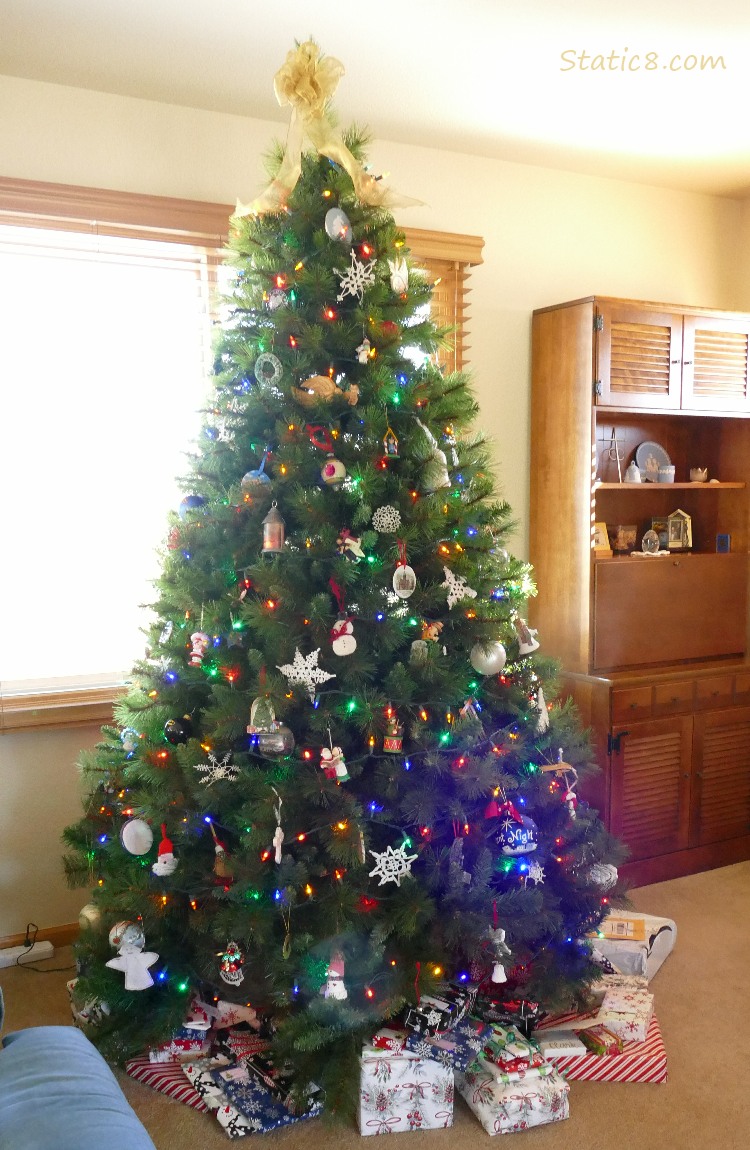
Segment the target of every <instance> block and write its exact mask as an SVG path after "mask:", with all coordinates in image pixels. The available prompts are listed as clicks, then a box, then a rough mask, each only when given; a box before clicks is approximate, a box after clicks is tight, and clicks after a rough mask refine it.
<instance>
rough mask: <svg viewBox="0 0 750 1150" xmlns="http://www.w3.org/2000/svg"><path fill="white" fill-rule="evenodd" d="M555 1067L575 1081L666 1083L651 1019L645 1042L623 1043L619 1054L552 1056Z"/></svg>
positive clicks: (660, 1046)
mask: <svg viewBox="0 0 750 1150" xmlns="http://www.w3.org/2000/svg"><path fill="white" fill-rule="evenodd" d="M553 1061H554V1065H555V1068H556V1069H557V1070H559V1071H560V1073H561V1074H563V1075H564V1076H565V1078H567V1079H569V1080H570V1081H576V1082H584V1081H591V1082H666V1081H667V1052H666V1050H665V1049H664V1042H663V1040H662V1036H661V1031H660V1029H659V1023H658V1022H657V1020H656V1019H655V1018H652V1019H651V1022H650V1024H649V1028H648V1033H647V1035H646V1041H645V1042H623V1044H622V1053H621V1054H611V1055H610V1056H609V1057H608V1058H601V1057H600V1056H599V1055H598V1054H591V1053H588V1052H587V1053H586V1054H583V1055H580V1054H579V1055H573V1056H570V1057H555V1058H554V1059H553Z"/></svg>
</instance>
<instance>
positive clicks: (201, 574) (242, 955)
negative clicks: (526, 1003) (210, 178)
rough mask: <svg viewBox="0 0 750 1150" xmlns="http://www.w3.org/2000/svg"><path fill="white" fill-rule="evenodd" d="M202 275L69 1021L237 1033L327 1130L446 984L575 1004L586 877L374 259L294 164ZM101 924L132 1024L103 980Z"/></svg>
mask: <svg viewBox="0 0 750 1150" xmlns="http://www.w3.org/2000/svg"><path fill="white" fill-rule="evenodd" d="M344 142H345V144H346V146H347V148H348V149H349V151H350V153H351V154H352V155H353V157H354V160H355V161H356V163H357V164H359V163H360V162H361V160H362V158H363V148H364V145H365V140H364V138H363V136H362V134H361V133H360V132H358V131H350V132H349V133H348V134H347V135H346V137H345V141H344ZM281 161H282V155H281V153H280V152H277V153H276V154H275V156H274V159H273V163H274V165H275V166H274V172H277V171H278V169H279V165H280V164H281ZM367 179H369V180H370V181H371V177H367ZM228 263H229V265H230V267H231V268H232V269H233V278H232V286H231V290H230V293H229V305H228V309H227V313H226V319H225V322H224V323H223V326H222V331H221V335H220V338H219V340H218V344H217V350H216V359H215V376H214V380H213V391H212V397H211V399H210V402H209V409H208V411H207V415H206V420H205V426H204V436H203V438H202V440H201V442H200V444H199V446H198V448H197V450H196V452H195V454H194V456H193V457H192V462H191V468H190V474H189V477H188V478H187V480H186V481H185V490H186V492H187V494H186V498H185V500H184V501H183V504H182V506H181V508H180V514H179V516H178V515H176V514H175V515H173V516H172V520H171V523H170V529H169V534H168V540H167V543H166V547H165V550H164V553H163V564H162V571H161V576H160V578H159V579H158V581H157V587H158V595H157V598H156V602H155V615H156V621H155V623H154V625H153V627H152V628H151V632H150V642H149V647H148V653H147V657H146V658H145V659H144V660H143V661H142V662H140V663H138V664H137V666H136V668H135V672H134V676H133V681H132V684H131V685H130V687H129V689H128V691H127V693H126V694H125V695H124V697H123V698H122V699H121V700H120V701H119V702H118V703H117V705H116V710H115V718H116V723H117V725H116V726H112V727H106V728H105V729H104V732H103V741H102V742H101V743H100V744H99V745H98V746H97V748H96V750H95V751H93V752H91V753H88V754H85V755H84V756H83V758H82V768H83V773H84V776H85V780H86V782H87V784H88V790H89V797H88V799H87V802H86V810H85V816H84V817H83V818H82V820H81V821H80V822H78V823H77V824H75V825H74V826H71V827H69V828H67V830H66V832H65V838H66V842H67V844H68V846H69V848H70V850H69V853H68V855H67V856H66V867H67V870H68V874H69V877H70V880H71V882H72V883H76V884H78V885H86V884H89V885H92V886H93V887H94V894H93V903H94V907H95V910H94V911H92V912H91V921H90V924H89V925H88V926H87V927H86V928H85V929H84V930H83V932H82V936H81V940H80V943H79V945H78V956H79V961H80V964H81V971H82V974H81V979H80V989H81V991H82V993H83V996H84V997H85V998H90V999H95V1000H100V1001H102V1002H104V1003H106V1005H107V1008H108V1011H109V1013H108V1014H107V1015H106V1016H105V1017H104V1018H103V1020H102V1022H101V1023H100V1025H99V1027H98V1029H97V1032H96V1034H95V1038H96V1040H97V1041H98V1042H99V1043H100V1045H101V1047H102V1049H103V1050H104V1051H105V1053H107V1054H108V1055H109V1056H110V1057H112V1058H115V1059H116V1058H122V1057H123V1056H125V1055H126V1054H128V1053H133V1052H140V1051H142V1050H143V1048H144V1047H145V1046H147V1045H148V1044H150V1043H154V1042H157V1041H163V1040H165V1038H168V1036H169V1034H170V1032H171V1030H172V1028H174V1027H175V1026H177V1025H179V1023H180V1022H181V1020H182V1018H183V1017H184V1015H185V1011H186V1007H187V1005H188V1003H189V1001H190V1000H191V997H192V996H193V995H194V994H200V995H201V996H202V997H203V998H209V1000H210V998H211V996H212V997H213V999H217V998H221V999H228V1000H230V1001H235V1002H242V1003H249V1004H251V1005H252V1007H253V1008H254V1009H255V1010H256V1011H257V1012H258V1014H259V1015H268V1016H270V1017H271V1020H272V1025H273V1027H274V1028H275V1034H274V1042H275V1045H276V1049H277V1051H278V1053H279V1054H281V1055H283V1056H285V1057H289V1058H290V1059H291V1060H292V1062H293V1063H294V1064H295V1066H296V1067H297V1070H298V1072H299V1076H300V1080H301V1081H306V1080H308V1079H309V1078H314V1079H315V1080H316V1081H318V1082H319V1083H320V1084H321V1085H322V1086H323V1087H324V1088H325V1090H326V1094H327V1099H328V1104H329V1106H331V1107H332V1108H340V1107H341V1106H342V1104H343V1098H344V1094H345V1092H346V1090H347V1089H348V1087H349V1086H351V1084H352V1082H353V1081H356V1078H357V1074H358V1068H357V1055H358V1052H359V1049H360V1048H361V1043H362V1040H363V1039H364V1038H367V1037H368V1036H369V1035H371V1034H372V1032H373V1031H374V1030H375V1029H376V1028H377V1026H378V1025H379V1024H380V1023H381V1022H382V1021H383V1020H386V1019H393V1018H395V1017H396V1016H397V1015H398V1014H399V1012H400V1011H401V1010H402V1009H403V1008H404V1006H405V1004H409V1003H414V1002H415V1000H416V998H417V996H418V995H419V994H420V993H422V992H426V991H429V990H431V989H434V988H435V987H436V986H438V985H440V984H441V983H443V982H444V980H446V979H452V980H456V981H458V982H463V983H467V984H468V983H475V984H476V983H479V984H480V993H481V995H483V996H484V998H485V999H486V1000H491V999H493V998H495V999H502V998H503V997H509V996H510V997H515V998H519V997H520V998H524V999H532V1000H538V1001H540V1002H541V1003H542V1005H543V1006H544V1007H547V1008H549V1007H555V1006H560V1005H567V1004H568V1003H569V1002H570V1001H571V998H572V997H573V996H575V994H576V993H577V992H579V991H581V989H583V988H585V987H586V986H587V985H588V984H590V983H591V982H592V981H593V980H594V979H595V977H596V972H597V968H596V965H595V963H594V962H593V961H592V959H591V955H590V946H591V944H590V942H588V941H586V940H585V938H584V936H585V935H586V934H587V932H589V931H591V930H592V929H593V928H595V927H596V926H597V924H598V923H599V922H600V920H601V918H602V917H603V915H604V913H605V911H606V899H607V895H606V889H607V888H608V887H609V886H611V884H612V881H613V879H614V877H615V874H616V872H615V870H614V868H613V866H612V865H611V864H612V862H613V861H614V862H616V861H617V844H616V843H614V842H613V841H612V840H611V839H610V838H609V836H608V835H607V833H606V832H605V830H604V828H603V826H602V823H601V822H600V820H599V818H598V816H597V814H596V812H594V811H593V810H591V809H589V808H588V807H587V806H586V804H585V803H583V802H577V799H576V796H575V792H574V790H573V786H574V782H575V777H576V772H580V773H581V775H583V773H584V771H585V769H586V763H587V758H588V747H587V742H586V738H585V736H584V734H583V733H582V731H581V730H580V727H579V725H578V723H577V719H576V716H575V714H574V713H573V712H572V711H571V710H570V709H569V708H568V707H566V706H559V705H552V706H551V707H550V706H548V704H546V703H545V701H544V692H545V691H546V692H547V694H548V697H549V698H552V691H553V683H552V678H551V675H552V670H553V669H552V668H551V666H550V665H549V663H548V662H545V661H544V660H543V659H540V658H539V657H538V655H537V654H535V653H534V654H532V653H527V652H532V651H533V649H534V648H535V646H537V645H538V644H537V643H536V640H535V639H534V633H533V632H529V631H528V630H527V629H526V627H525V624H524V614H525V611H524V605H525V602H526V599H527V596H528V595H529V593H530V592H531V591H532V590H533V586H532V580H531V573H530V571H529V569H528V567H527V566H526V565H525V564H524V563H522V562H519V561H518V560H515V559H513V558H511V557H510V556H509V555H508V554H507V552H506V551H505V550H504V548H503V542H504V538H505V536H506V534H507V532H508V530H509V527H510V510H509V508H508V506H507V504H506V503H504V502H503V501H501V500H499V499H498V498H497V497H496V495H495V494H494V484H493V479H492V477H491V473H490V464H489V452H488V448H487V445H486V443H485V439H484V436H483V435H481V434H477V433H475V432H473V431H472V425H473V424H474V423H475V422H476V417H477V414H478V409H477V404H476V401H475V400H474V398H473V397H472V394H471V391H470V388H469V382H468V380H467V378H466V376H465V375H464V374H462V373H452V374H443V372H441V370H440V369H439V367H438V366H437V365H436V353H437V352H438V351H439V349H440V348H441V346H442V345H443V344H444V342H445V340H446V339H447V338H448V333H447V332H445V331H441V330H438V329H437V328H436V327H435V326H434V324H433V323H432V322H431V320H430V319H429V314H428V307H427V305H428V304H429V300H430V294H431V285H430V283H429V282H428V279H427V278H426V277H425V275H424V274H422V273H420V271H419V270H418V269H417V268H415V266H414V265H413V263H412V261H411V257H410V254H409V251H408V249H407V247H406V244H405V237H404V233H403V232H402V231H400V230H399V228H398V227H397V226H396V224H395V223H394V220H393V218H392V216H391V215H390V214H389V212H388V211H387V210H385V209H384V208H383V207H381V206H377V205H376V206H372V205H371V204H368V203H366V202H363V200H362V199H361V198H360V196H359V195H358V194H357V192H356V191H355V187H354V184H353V182H352V177H351V175H350V174H349V172H348V171H346V170H345V169H344V167H343V166H342V165H341V164H340V163H337V162H334V161H332V160H330V159H329V158H327V156H325V155H321V154H319V153H318V152H317V151H315V150H313V151H310V152H307V153H305V154H304V156H303V159H302V169H301V176H300V178H299V179H298V181H297V182H296V184H295V186H294V187H293V189H292V190H290V191H289V192H288V195H287V196H286V197H285V199H284V203H283V206H281V207H279V208H278V209H277V210H272V211H270V212H269V211H266V212H262V213H260V214H253V215H249V216H236V217H234V218H233V221H232V230H231V237H230V241H229V255H228ZM407 345H408V347H409V348H410V349H412V352H416V353H418V358H419V365H418V366H415V362H414V357H413V354H412V355H411V356H408V355H407V354H406V351H405V348H406V347H407ZM539 638H540V640H542V650H543V636H540V637H539ZM560 749H561V750H562V756H561V757H562V760H563V761H562V762H558V759H559V757H560ZM144 823H145V824H147V825H150V826H152V827H153V828H154V829H155V830H156V836H155V839H154V844H153V846H151V848H150V849H148V844H149V838H150V835H149V833H148V829H147V827H145V828H144ZM160 826H162V827H163V833H162V837H161V844H159V842H158V840H159V834H158V828H159V827H160ZM144 830H145V833H146V840H145V842H140V841H139V833H140V834H142V833H143V832H144ZM157 847H158V851H159V854H158V858H157V856H156V850H157ZM144 851H145V853H142V852H144ZM128 921H131V922H134V923H136V924H137V926H138V927H139V928H140V929H141V930H142V932H143V939H145V947H146V949H147V951H149V952H155V953H156V954H157V955H158V958H157V959H154V960H153V961H152V959H151V955H148V956H144V954H143V953H142V951H143V945H144V942H143V939H141V940H136V946H135V948H134V951H131V952H130V954H131V958H132V957H133V954H135V959H134V961H135V964H136V966H138V964H139V962H140V970H139V973H138V974H137V976H136V978H138V977H141V978H142V979H143V981H144V982H145V983H146V984H147V983H148V982H149V981H150V980H151V979H153V985H152V986H148V987H147V989H143V990H127V989H125V987H124V980H123V968H124V966H125V965H127V963H126V962H125V960H122V959H119V960H118V959H115V961H116V962H117V963H118V966H119V968H115V969H113V968H111V967H108V966H107V965H106V963H107V962H108V961H109V960H111V959H113V958H114V956H115V951H114V949H113V946H112V944H111V942H110V938H109V936H110V931H111V929H112V928H113V927H114V926H115V924H117V923H122V922H128ZM502 931H504V932H505V943H504V944H503V943H502V942H501V939H502ZM119 939H121V935H120V936H118V938H116V939H115V945H117V942H118V940H119ZM232 944H234V946H233V945H232ZM506 947H507V948H509V952H510V953H509V954H507V953H506V952H505V950H506ZM139 956H140V957H139ZM147 962H150V963H151V965H150V966H147V965H146V964H147ZM144 975H145V977H144ZM493 976H494V979H493ZM503 977H507V982H501V981H499V980H500V979H502V978H503ZM240 979H241V981H239V980H240Z"/></svg>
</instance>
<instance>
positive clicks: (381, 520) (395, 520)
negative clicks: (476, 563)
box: [372, 503, 476, 595]
mask: <svg viewBox="0 0 750 1150" xmlns="http://www.w3.org/2000/svg"><path fill="white" fill-rule="evenodd" d="M372 525H373V527H374V528H375V530H376V531H380V532H381V533H383V532H393V531H398V529H399V527H400V526H401V512H400V511H398V510H397V509H396V508H395V507H391V506H390V504H388V503H386V505H385V507H378V509H377V511H375V512H374V513H373V516H372ZM474 594H475V595H476V591H475V592H474Z"/></svg>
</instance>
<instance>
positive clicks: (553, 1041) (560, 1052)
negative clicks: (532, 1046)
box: [536, 1030, 588, 1059]
mask: <svg viewBox="0 0 750 1150" xmlns="http://www.w3.org/2000/svg"><path fill="white" fill-rule="evenodd" d="M536 1037H537V1041H538V1043H539V1049H540V1050H541V1052H542V1054H543V1055H544V1057H545V1058H547V1059H555V1058H575V1057H577V1056H579V1055H581V1054H586V1053H588V1052H587V1050H586V1047H585V1046H584V1045H583V1043H582V1042H581V1040H580V1038H578V1037H576V1035H575V1034H574V1033H573V1031H572V1030H540V1031H539V1033H538V1034H537V1036H536Z"/></svg>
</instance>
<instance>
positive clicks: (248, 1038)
mask: <svg viewBox="0 0 750 1150" xmlns="http://www.w3.org/2000/svg"><path fill="white" fill-rule="evenodd" d="M215 1040H216V1046H217V1049H218V1050H220V1051H221V1052H222V1053H223V1054H225V1055H227V1056H228V1057H229V1058H231V1059H233V1060H235V1061H237V1062H240V1061H242V1059H243V1058H249V1057H251V1056H252V1055H254V1054H263V1053H265V1051H267V1050H268V1049H269V1047H270V1045H271V1043H270V1041H269V1040H268V1039H267V1038H261V1036H260V1035H259V1034H258V1032H257V1031H256V1030H252V1029H251V1028H250V1027H249V1026H247V1025H246V1024H245V1023H240V1025H239V1026H231V1027H229V1029H224V1030H219V1031H218V1032H217V1033H216V1035H215Z"/></svg>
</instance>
